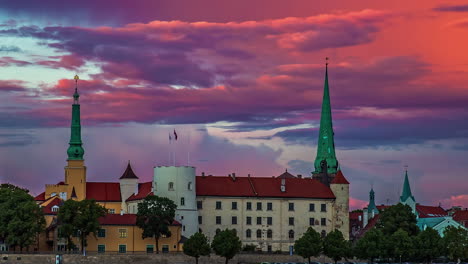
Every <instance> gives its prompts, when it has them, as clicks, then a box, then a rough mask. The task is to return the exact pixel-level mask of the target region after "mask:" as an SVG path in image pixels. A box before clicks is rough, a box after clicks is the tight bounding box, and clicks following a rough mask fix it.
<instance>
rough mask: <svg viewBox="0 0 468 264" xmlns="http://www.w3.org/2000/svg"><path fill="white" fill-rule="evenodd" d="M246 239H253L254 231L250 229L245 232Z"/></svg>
mask: <svg viewBox="0 0 468 264" xmlns="http://www.w3.org/2000/svg"><path fill="white" fill-rule="evenodd" d="M245 237H246V238H251V237H252V230H250V229H247V230H245Z"/></svg>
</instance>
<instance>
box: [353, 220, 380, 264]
mask: <svg viewBox="0 0 468 264" xmlns="http://www.w3.org/2000/svg"><path fill="white" fill-rule="evenodd" d="M384 239H385V238H384V235H383V233H382V231H381V230H380V229H376V228H372V229H371V230H369V231H367V233H366V234H365V235H364V236H363V237H362V238H361V239H359V240H358V242H357V244H356V246H355V253H356V256H357V257H359V258H362V259H368V260H369V262H370V263H373V262H374V259H376V258H379V257H381V256H382V255H383V252H384V245H385V242H384Z"/></svg>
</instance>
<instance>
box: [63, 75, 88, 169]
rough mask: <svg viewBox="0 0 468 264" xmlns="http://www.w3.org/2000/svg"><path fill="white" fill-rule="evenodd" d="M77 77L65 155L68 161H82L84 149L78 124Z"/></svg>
mask: <svg viewBox="0 0 468 264" xmlns="http://www.w3.org/2000/svg"><path fill="white" fill-rule="evenodd" d="M78 79H79V77H78V75H75V93H74V94H73V105H72V122H71V136H70V142H69V144H70V146H69V147H68V150H67V154H68V159H69V160H83V155H84V149H83V147H82V146H81V145H83V142H82V141H81V122H80V103H79V101H78V99H79V98H80V95H79V94H78Z"/></svg>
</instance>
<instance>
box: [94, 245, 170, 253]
mask: <svg viewBox="0 0 468 264" xmlns="http://www.w3.org/2000/svg"><path fill="white" fill-rule="evenodd" d="M174 247H175V246H174ZM97 250H98V253H105V252H106V245H98V246H97ZM153 252H154V245H146V253H153ZM162 252H163V253H167V252H169V245H162ZM119 253H127V245H119Z"/></svg>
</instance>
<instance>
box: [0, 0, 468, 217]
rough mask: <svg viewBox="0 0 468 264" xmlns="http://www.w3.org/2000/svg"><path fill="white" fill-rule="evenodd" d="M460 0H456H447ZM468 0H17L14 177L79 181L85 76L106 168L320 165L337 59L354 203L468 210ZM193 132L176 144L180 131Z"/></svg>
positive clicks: (0, 148) (2, 118) (98, 177)
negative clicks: (75, 120)
mask: <svg viewBox="0 0 468 264" xmlns="http://www.w3.org/2000/svg"><path fill="white" fill-rule="evenodd" d="M441 3H443V5H442V4H441ZM467 47H468V3H467V2H466V1H465V2H464V1H429V0H425V1H402V0H392V1H375V0H369V1H364V0H357V1H349V0H341V1H338V0H329V1H311V0H289V1H283V0H236V1H224V0H222V1H220V0H198V1H190V0H186V1H182V0H167V1H156V0H155V1H124V0H114V1H91V0H82V1H63V0H43V1H17V0H3V1H1V5H0V67H1V68H0V182H10V183H13V184H16V185H20V186H23V187H26V188H28V189H30V190H31V192H32V193H33V194H39V193H40V192H42V191H43V188H44V184H53V183H57V182H59V181H62V180H63V178H64V176H63V174H64V170H63V167H64V166H65V165H66V158H67V155H66V150H67V147H68V141H69V136H70V131H69V126H70V118H71V104H72V98H71V95H72V94H73V90H74V81H73V76H74V75H75V74H78V75H79V76H80V81H79V82H78V85H79V92H80V95H81V97H80V104H81V118H82V119H81V121H82V138H83V141H84V146H83V147H84V149H85V163H86V166H87V167H88V170H87V177H88V180H89V181H117V179H118V178H119V177H120V176H121V174H122V173H123V171H124V169H125V167H126V165H127V162H128V160H130V161H131V163H132V165H133V168H134V171H135V173H136V174H137V175H138V176H139V177H140V180H141V181H150V180H151V178H152V173H153V166H157V165H169V164H171V163H170V162H169V155H170V154H169V153H170V152H171V151H174V152H175V153H176V160H177V165H186V164H187V163H189V164H190V165H193V166H196V167H197V173H198V174H201V172H202V171H203V172H205V173H206V174H213V175H227V174H230V173H232V172H235V173H236V175H239V176H246V175H247V174H248V173H250V174H251V175H253V176H267V177H271V176H277V175H279V174H281V173H282V172H284V170H285V169H288V171H289V172H291V173H292V174H302V175H310V172H311V171H312V170H313V161H314V159H315V152H316V143H317V138H318V124H319V119H320V107H321V100H322V93H323V81H324V72H325V68H324V64H325V57H329V58H330V65H329V82H330V95H331V104H332V112H333V119H334V129H335V145H336V147H337V151H336V152H337V157H338V160H339V162H340V165H341V168H342V171H343V173H344V175H345V176H346V178H347V179H348V180H349V181H350V182H351V197H352V199H351V207H352V208H357V207H360V206H364V205H365V204H367V202H366V201H367V199H368V193H369V190H370V188H371V186H373V187H374V190H375V192H376V200H377V203H379V204H380V203H395V202H396V201H397V200H398V199H399V195H400V192H401V187H402V183H403V177H404V166H405V165H408V174H409V177H410V183H411V185H412V191H413V194H414V196H415V198H416V201H417V202H419V203H421V204H426V205H438V204H439V203H441V205H442V206H443V207H446V208H447V207H450V206H452V205H461V206H464V207H468V180H467V178H468V173H467V171H468V49H467ZM174 129H175V130H176V131H177V133H178V135H179V139H178V141H177V144H172V145H170V144H169V140H168V134H169V133H171V132H172V131H173V130H174Z"/></svg>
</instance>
